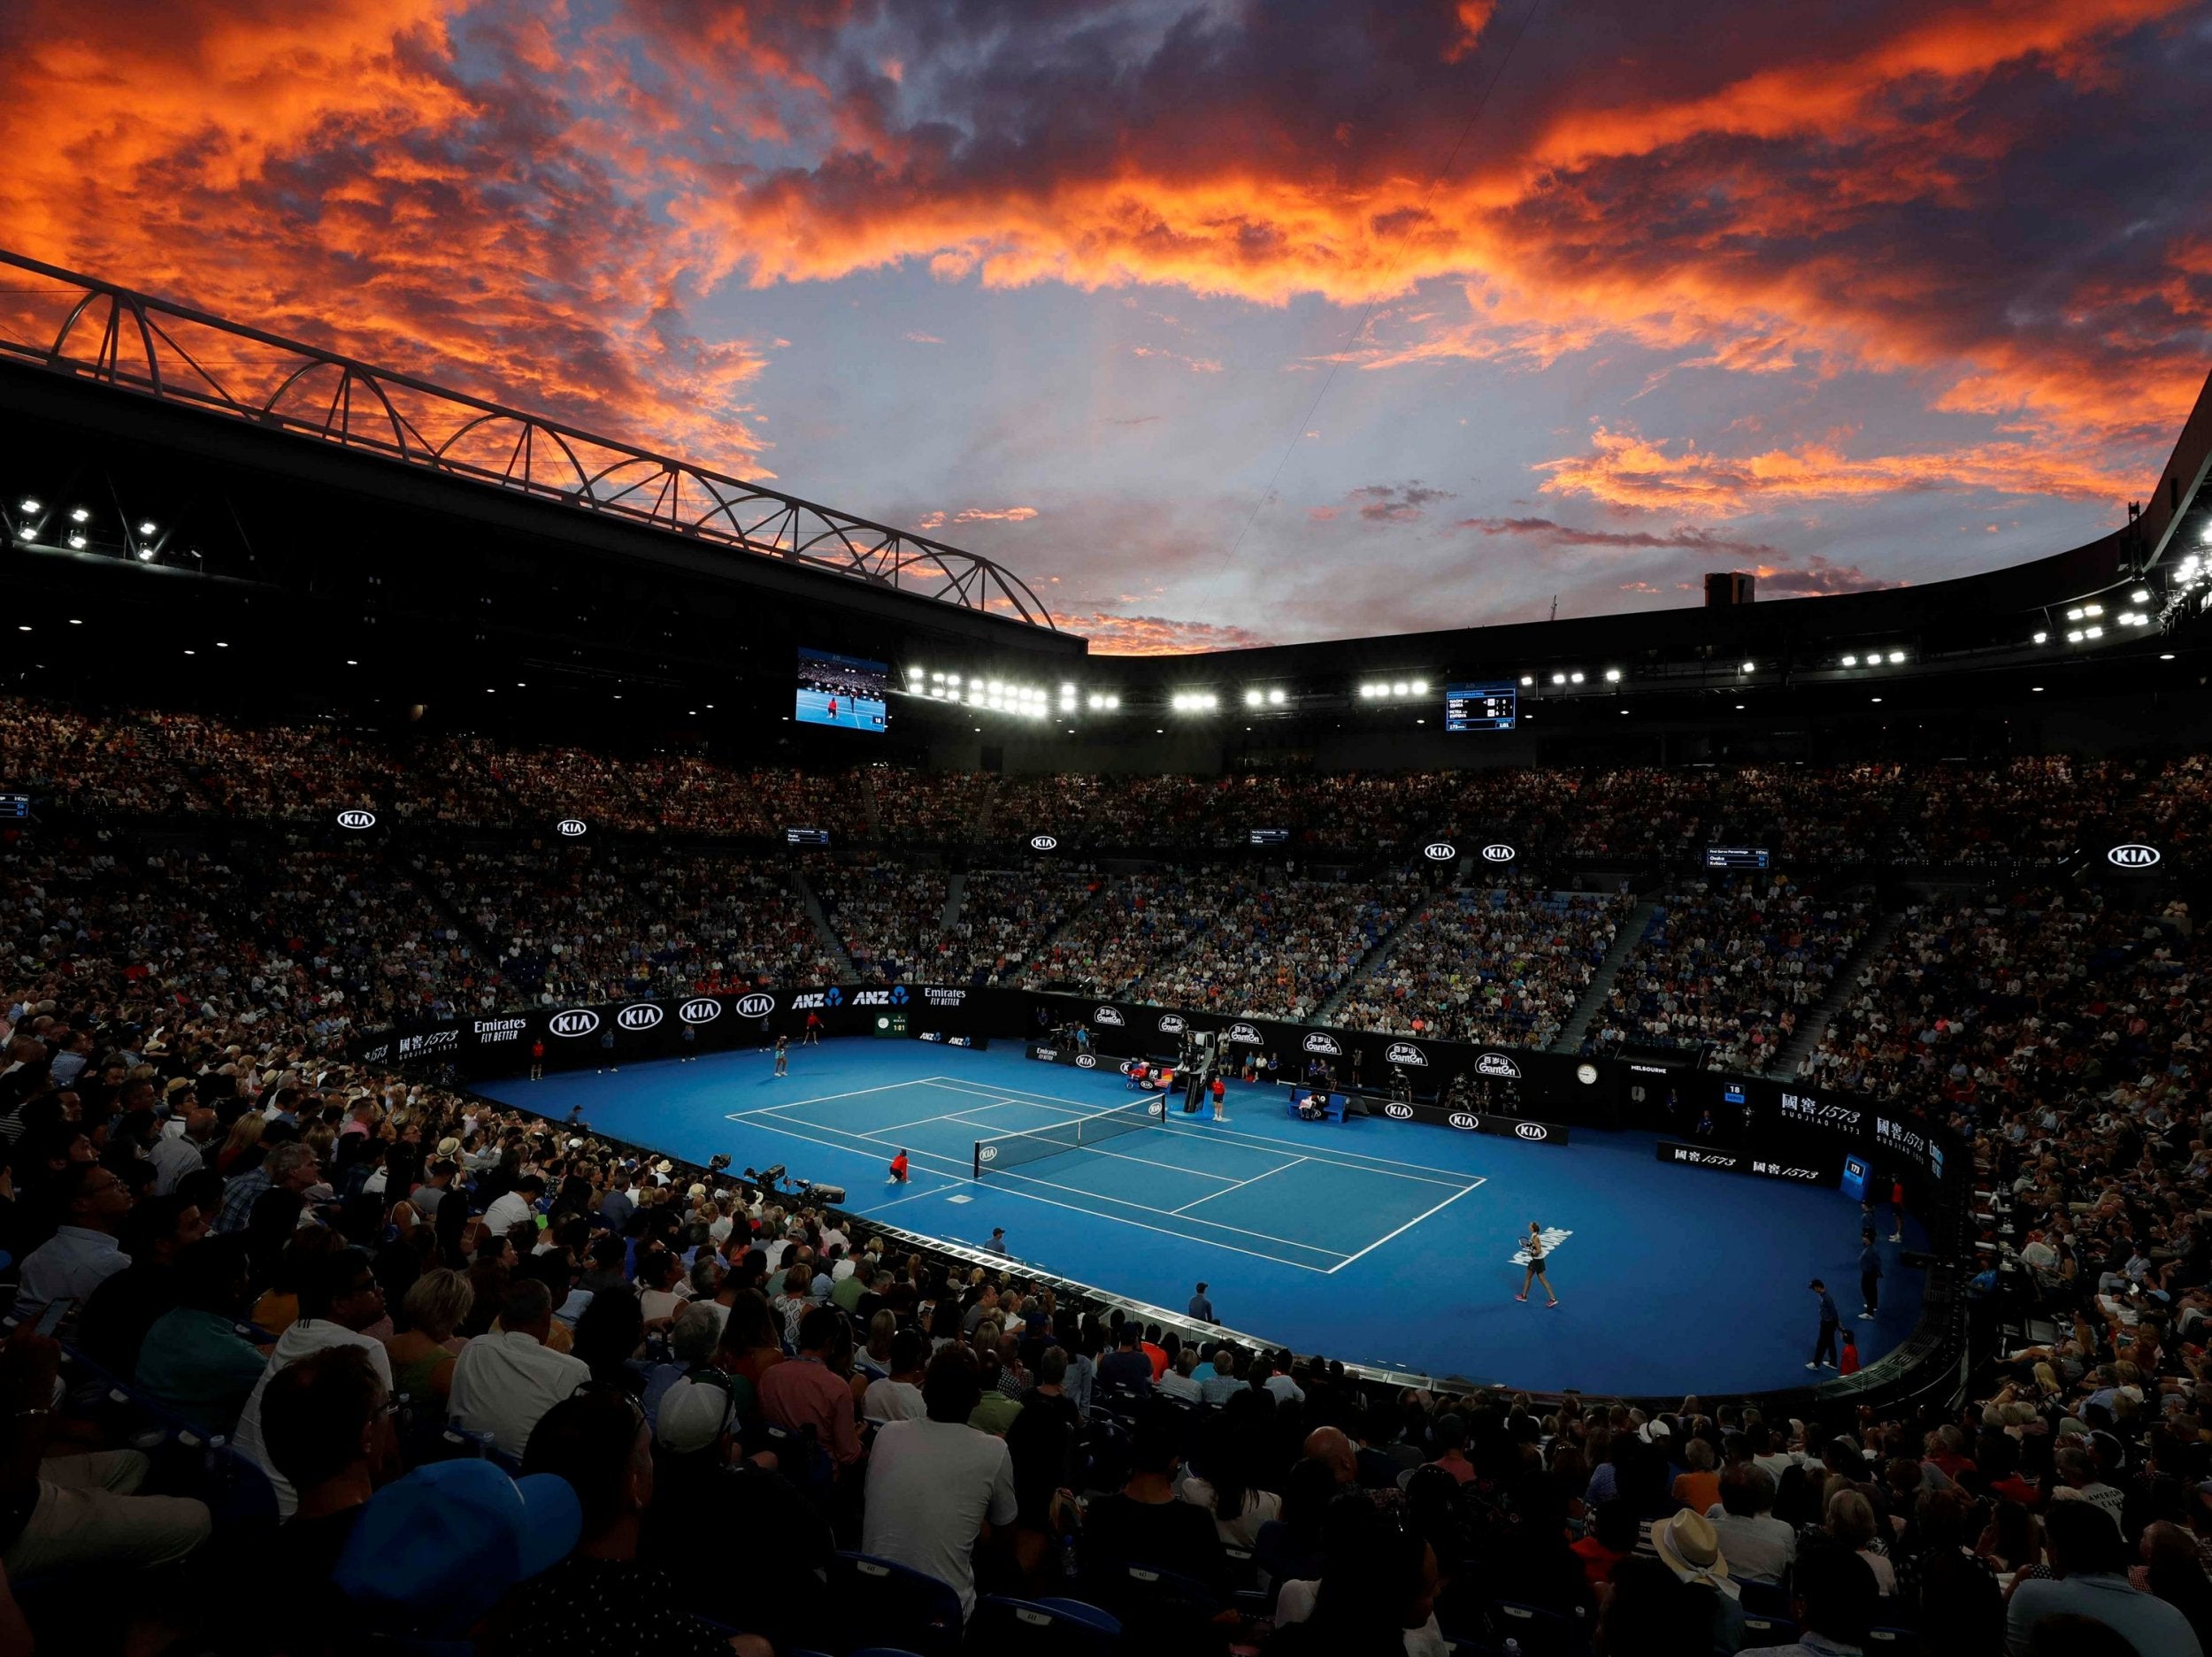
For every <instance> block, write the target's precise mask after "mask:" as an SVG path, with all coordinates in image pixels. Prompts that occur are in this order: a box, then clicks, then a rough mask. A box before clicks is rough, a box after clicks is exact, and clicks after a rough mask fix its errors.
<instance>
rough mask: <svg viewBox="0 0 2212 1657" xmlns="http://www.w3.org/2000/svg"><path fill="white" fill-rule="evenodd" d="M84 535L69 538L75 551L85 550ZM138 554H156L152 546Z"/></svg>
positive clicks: (143, 555) (143, 556) (149, 555)
mask: <svg viewBox="0 0 2212 1657" xmlns="http://www.w3.org/2000/svg"><path fill="white" fill-rule="evenodd" d="M84 544H85V543H84V537H83V536H82V535H72V536H70V538H69V546H70V549H71V550H72V551H73V552H82V551H83V550H84ZM138 556H140V557H141V558H150V557H152V556H154V555H153V552H152V550H151V548H149V549H148V550H146V551H144V552H142V553H140V554H139V555H138Z"/></svg>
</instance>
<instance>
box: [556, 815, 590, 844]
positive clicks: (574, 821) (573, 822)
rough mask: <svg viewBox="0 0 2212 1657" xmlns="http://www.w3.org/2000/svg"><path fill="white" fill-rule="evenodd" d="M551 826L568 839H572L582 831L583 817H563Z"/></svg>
mask: <svg viewBox="0 0 2212 1657" xmlns="http://www.w3.org/2000/svg"><path fill="white" fill-rule="evenodd" d="M553 826H554V827H555V828H556V829H557V830H558V831H560V832H561V833H563V834H565V835H566V836H567V837H568V838H569V839H570V840H574V839H575V838H576V837H577V836H578V835H579V834H581V833H582V832H584V819H583V818H581V817H563V818H562V819H561V820H560V821H559V822H557V823H556V824H555V825H553Z"/></svg>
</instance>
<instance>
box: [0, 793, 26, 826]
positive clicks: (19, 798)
mask: <svg viewBox="0 0 2212 1657" xmlns="http://www.w3.org/2000/svg"><path fill="white" fill-rule="evenodd" d="M30 815H31V796H30V795H28V794H0V819H11V820H12V819H16V818H21V817H28V816H30Z"/></svg>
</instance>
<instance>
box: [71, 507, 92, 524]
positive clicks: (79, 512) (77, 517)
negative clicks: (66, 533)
mask: <svg viewBox="0 0 2212 1657" xmlns="http://www.w3.org/2000/svg"><path fill="white" fill-rule="evenodd" d="M91 516H92V514H91V513H90V512H88V511H87V510H85V509H84V508H83V507H81V506H73V507H72V508H70V509H69V521H70V522H71V523H73V524H81V523H83V522H84V521H85V519H87V518H90V517H91Z"/></svg>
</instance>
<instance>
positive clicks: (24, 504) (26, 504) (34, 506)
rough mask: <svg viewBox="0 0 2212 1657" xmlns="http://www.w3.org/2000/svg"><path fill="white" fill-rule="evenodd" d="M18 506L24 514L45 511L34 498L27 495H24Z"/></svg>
mask: <svg viewBox="0 0 2212 1657" xmlns="http://www.w3.org/2000/svg"><path fill="white" fill-rule="evenodd" d="M18 504H19V506H20V507H21V509H22V510H24V511H26V512H42V511H44V510H46V509H45V507H44V506H43V505H42V504H41V503H40V502H39V501H38V500H37V499H36V497H35V496H32V495H25V496H24V497H23V499H22V500H21V501H20V502H18Z"/></svg>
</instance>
